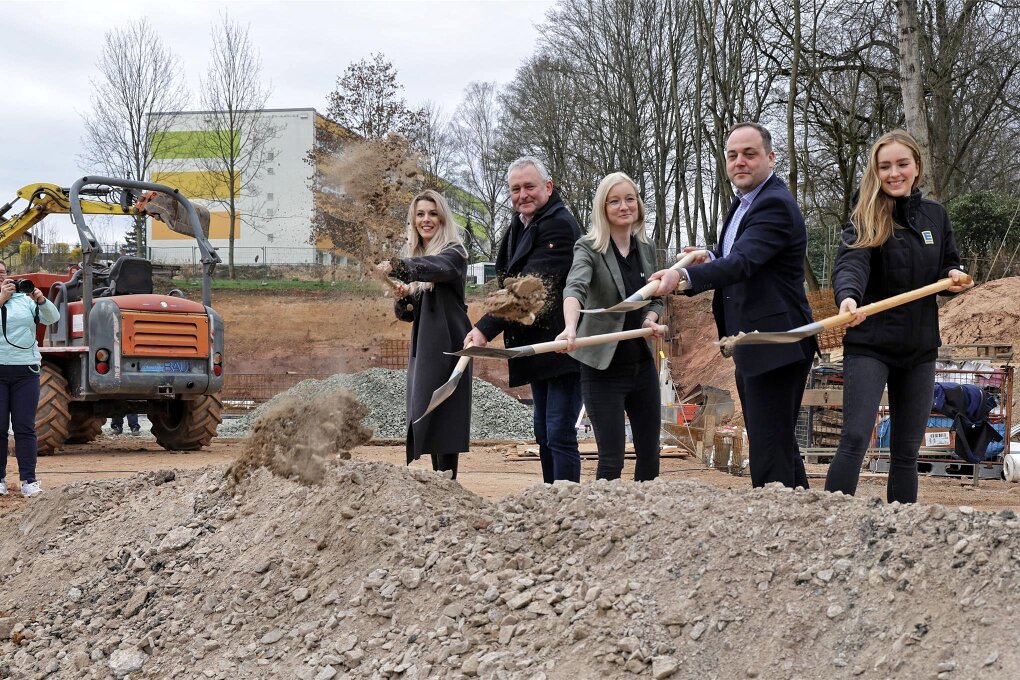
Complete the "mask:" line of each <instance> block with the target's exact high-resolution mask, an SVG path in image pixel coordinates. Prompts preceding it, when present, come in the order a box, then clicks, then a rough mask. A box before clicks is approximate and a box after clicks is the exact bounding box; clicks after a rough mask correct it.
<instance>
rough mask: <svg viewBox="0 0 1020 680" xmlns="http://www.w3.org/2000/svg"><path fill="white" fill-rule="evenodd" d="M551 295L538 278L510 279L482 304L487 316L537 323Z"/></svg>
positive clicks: (525, 323)
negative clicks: (536, 320) (536, 319)
mask: <svg viewBox="0 0 1020 680" xmlns="http://www.w3.org/2000/svg"><path fill="white" fill-rule="evenodd" d="M548 295H549V293H548V291H547V290H546V287H545V283H544V282H543V281H542V279H540V278H538V277H537V276H524V277H521V278H515V277H510V278H508V279H505V280H504V281H503V287H502V288H500V289H499V290H496V291H494V292H492V293H490V294H489V295H488V296H487V297H486V298H485V299H484V300H483V301H482V303H481V305H480V306H481V309H482V311H483V312H484V313H486V314H492V315H493V316H498V317H501V318H504V319H509V320H510V321H516V322H517V323H520V324H524V325H525V326H528V325H531V324H533V323H535V317H537V316H538V314H539V313H540V312H541V311H542V308H543V307H545V303H546V299H547V297H548Z"/></svg>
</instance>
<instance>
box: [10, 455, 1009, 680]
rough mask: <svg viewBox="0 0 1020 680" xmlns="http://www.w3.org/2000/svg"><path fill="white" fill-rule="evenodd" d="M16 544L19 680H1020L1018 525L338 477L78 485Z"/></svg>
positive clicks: (996, 519)
mask: <svg viewBox="0 0 1020 680" xmlns="http://www.w3.org/2000/svg"><path fill="white" fill-rule="evenodd" d="M114 528H115V529H114ZM0 532H2V533H3V535H4V536H7V537H9V540H5V541H4V542H3V543H2V545H0V583H2V584H3V588H2V589H0V611H2V614H0V638H2V641H0V676H2V677H7V676H13V677H19V678H20V677H40V676H42V675H45V674H47V673H50V674H58V675H60V676H61V677H101V678H105V677H117V678H123V677H127V676H128V675H130V677H133V678H172V677H196V676H204V677H209V678H261V677H266V676H268V675H276V676H279V677H297V678H308V679H313V678H320V679H326V678H333V677H354V678H369V677H372V678H375V677H408V678H425V677H461V676H479V677H520V678H569V679H570V680H574V679H575V678H594V677H629V676H631V675H634V676H639V677H654V678H669V677H675V678H679V677H727V678H731V677H748V678H754V677H767V678H803V677H830V676H835V677H851V676H855V677H862V678H880V677H881V678H885V677H901V678H914V677H933V676H938V677H945V678H950V677H953V678H955V677H961V678H964V677H977V676H979V675H980V676H983V677H1000V678H1007V677H1017V675H1018V674H1020V650H1018V648H1017V646H1016V645H1015V644H1013V642H1012V639H1011V638H1010V637H1009V636H1008V635H1007V636H1003V635H1001V634H999V633H1000V632H1001V631H1004V630H1005V631H1008V630H1010V629H1012V627H1014V626H1015V625H1016V624H1018V623H1020V613H1018V609H1017V607H1016V605H1015V604H1014V603H1013V600H1012V596H1011V595H1010V594H1011V593H1014V592H1016V591H1017V588H1018V587H1020V569H1018V566H1020V552H1018V550H1017V548H1016V546H1017V545H1018V544H1020V543H1018V541H1020V521H1018V520H1017V519H1016V517H1015V516H1014V514H1013V513H1012V511H1003V512H1002V513H999V514H996V515H993V514H989V513H981V512H975V511H973V510H972V509H970V508H966V507H960V508H943V507H941V506H902V507H901V506H898V505H892V506H887V505H884V504H882V503H880V502H875V503H871V502H867V501H864V500H858V499H852V498H847V497H843V496H841V495H833V494H826V493H824V492H819V491H791V490H787V489H783V488H777V487H769V488H766V489H759V490H754V491H740V492H737V491H725V490H720V489H716V488H710V487H706V486H702V485H699V484H694V483H689V482H665V481H661V480H660V481H655V482H650V483H645V484H635V483H631V482H620V481H614V482H604V481H603V482H596V483H592V484H585V485H577V484H569V483H559V484H556V485H554V486H545V485H539V486H535V487H532V488H530V489H528V490H526V491H524V492H522V493H519V494H517V495H515V496H510V497H508V498H506V499H505V500H503V501H501V502H499V503H496V504H493V503H490V502H487V501H484V500H482V499H481V498H479V497H477V496H475V495H473V494H471V493H469V492H467V491H465V490H464V489H463V488H462V487H461V486H460V485H458V484H457V483H455V482H453V481H451V480H449V479H446V478H445V477H443V476H441V475H437V474H435V473H431V472H426V471H423V470H419V469H406V468H399V467H395V466H390V465H386V464H379V463H351V462H340V461H332V462H330V463H329V464H327V465H326V468H325V476H324V478H323V480H322V483H321V484H319V485H313V486H307V485H304V484H301V483H299V482H297V481H292V480H287V479H281V478H280V477H277V476H274V475H272V474H271V473H270V472H269V471H267V470H266V469H265V468H257V469H255V470H253V471H252V472H251V474H249V475H248V476H247V477H245V478H244V479H242V480H241V482H240V483H239V484H238V485H237V486H236V487H235V488H234V489H233V490H232V491H231V490H230V489H229V488H228V485H227V484H226V480H225V478H224V473H223V469H222V468H206V469H204V470H200V471H192V472H187V473H178V474H175V473H173V472H166V473H150V474H149V475H145V476H142V475H139V476H136V477H134V478H131V479H128V480H117V481H96V482H84V483H78V484H74V485H70V486H67V487H63V488H62V489H58V490H56V491H53V492H48V493H46V494H44V495H43V496H42V497H40V498H39V499H37V500H36V501H35V502H33V503H32V505H31V508H30V511H28V512H24V513H21V514H19V515H18V516H12V517H8V518H6V519H4V520H3V521H0Z"/></svg>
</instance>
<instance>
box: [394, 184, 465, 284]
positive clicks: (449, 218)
mask: <svg viewBox="0 0 1020 680" xmlns="http://www.w3.org/2000/svg"><path fill="white" fill-rule="evenodd" d="M421 201H428V202H430V203H433V204H435V206H436V212H437V213H439V221H440V223H441V224H440V228H439V229H438V230H437V231H436V235H435V236H433V237H432V239H431V240H430V241H429V242H428V243H427V244H426V243H425V241H424V240H423V239H422V237H421V234H419V233H418V230H417V229H415V227H414V213H415V211H416V210H417V209H418V203H419V202H421ZM447 248H457V249H458V250H460V252H461V253H463V255H464V257H467V249H466V248H465V247H464V243H463V242H462V241H461V240H460V231H459V230H458V228H457V223H456V222H454V221H453V211H452V210H450V204H449V203H447V202H446V198H445V197H444V196H443V195H442V194H441V193H439V192H438V191H434V190H432V189H426V190H425V191H423V192H421V193H420V194H418V195H417V196H415V197H414V199H412V201H411V205H410V206H409V207H408V209H407V253H408V255H409V256H410V257H422V256H424V255H438V254H439V253H441V252H443V251H444V250H446V249H447ZM423 290H432V284H431V283H426V282H424V281H414V282H412V283H411V292H412V293H418V292H419V291H423Z"/></svg>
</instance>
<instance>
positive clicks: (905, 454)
mask: <svg viewBox="0 0 1020 680" xmlns="http://www.w3.org/2000/svg"><path fill="white" fill-rule="evenodd" d="M886 385H888V386H889V479H888V482H887V485H886V500H888V501H889V502H890V503H892V502H893V501H899V502H900V503H916V502H917V450H918V449H919V448H920V447H921V439H922V438H923V437H924V428H925V427H926V426H927V425H928V416H929V415H931V401H932V396H931V395H932V392H933V391H934V389H935V362H934V361H926V362H925V363H923V364H918V365H917V366H914V367H912V368H898V367H896V366H890V365H889V364H886V363H885V362H884V361H880V360H878V359H875V358H873V357H867V356H861V355H856V354H851V355H847V356H845V357H843V436H841V437H840V438H839V448H838V449H836V455H835V456H834V457H833V459H832V464H831V465H829V472H828V474H827V475H826V476H825V490H826V491H842V492H843V493H845V494H849V495H851V496H852V495H854V493H855V492H856V491H857V480H858V478H859V477H860V474H861V464H862V463H863V462H864V454H865V453H866V452H867V449H868V444H869V443H870V442H871V433H872V431H873V430H874V428H875V416H876V415H877V413H878V406H879V403H880V402H881V400H882V392H883V391H884V390H885V386H886Z"/></svg>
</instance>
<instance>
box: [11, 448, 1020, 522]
mask: <svg viewBox="0 0 1020 680" xmlns="http://www.w3.org/2000/svg"><path fill="white" fill-rule="evenodd" d="M243 448H244V440H243V439H215V440H214V441H213V443H212V445H211V446H210V447H209V448H207V449H205V450H202V451H195V452H191V453H171V452H167V451H164V450H163V449H161V448H160V447H159V445H158V444H156V442H155V440H152V439H147V438H146V439H143V438H136V437H130V436H127V435H124V436H114V437H102V438H100V439H98V440H96V441H94V442H92V443H91V444H83V445H80V446H68V447H67V448H66V449H64V451H63V452H62V453H60V454H59V455H55V456H45V457H43V458H40V459H39V470H38V471H39V479H40V480H41V481H42V483H43V487H44V488H46V489H48V490H49V489H53V488H54V487H57V486H61V485H64V484H70V483H72V482H78V481H84V480H90V479H103V478H121V477H130V476H131V475H134V474H136V473H139V472H150V471H156V470H164V469H167V468H172V469H176V470H195V469H199V468H202V467H205V466H207V465H229V464H230V463H232V462H233V461H234V460H235V459H236V458H237V457H238V456H239V455H241V452H242V451H243ZM518 448H519V445H518V444H515V443H491V442H486V443H478V444H475V445H474V446H473V447H472V450H471V453H470V454H468V455H465V456H462V457H461V463H460V468H459V471H458V481H459V482H460V484H461V485H462V486H463V487H464V488H465V489H467V490H468V491H471V492H473V493H476V494H478V495H479V496H482V497H483V498H486V499H488V500H493V501H496V500H501V499H503V498H504V497H506V496H509V495H511V494H514V493H517V492H519V491H522V490H524V489H526V488H528V487H529V486H532V485H534V484H538V483H540V482H541V481H542V470H541V467H540V465H539V463H538V461H537V459H536V460H535V461H510V460H507V457H508V456H513V455H515V454H516V452H517V451H518ZM352 453H353V459H354V460H356V461H378V462H385V463H391V464H393V465H403V463H404V446H403V444H395V443H393V442H387V443H381V444H377V443H371V444H368V445H364V446H359V447H358V448H356V449H355V450H354V451H353V452H352ZM13 464H14V461H13V460H12V461H11V462H10V465H11V466H13ZM414 466H415V467H419V468H422V469H427V468H428V463H427V461H426V460H422V461H419V462H417V463H415V464H414ZM807 467H808V474H809V476H810V479H809V481H810V482H811V485H812V487H814V488H821V487H822V485H823V483H824V477H825V470H826V468H827V467H828V466H827V465H808V466H807ZM12 473H13V467H12V469H11V471H10V472H9V473H8V474H9V475H10V476H12V477H13V474H12ZM632 475H633V461H627V464H626V466H625V468H624V475H623V476H624V479H627V478H633V477H632ZM661 476H662V478H663V479H668V480H686V481H697V482H701V483H704V484H708V485H710V486H713V487H717V488H720V489H733V490H739V489H746V488H750V486H751V482H750V479H749V478H747V477H739V476H734V475H731V474H728V473H726V472H722V471H719V470H715V469H708V468H706V467H705V465H704V464H703V463H702V462H701V461H700V460H698V459H697V458H695V457H693V456H691V457H688V458H664V459H663V460H662V470H661ZM581 478H582V481H591V480H594V479H595V461H594V460H592V459H585V460H584V461H582V463H581ZM885 481H886V477H885V475H881V474H874V475H872V474H868V473H864V474H863V475H862V478H861V482H860V486H859V488H858V493H857V495H858V496H859V497H862V498H870V497H875V498H882V499H884V498H885ZM919 502H921V503H925V504H928V503H938V504H941V505H948V506H954V505H967V506H971V507H973V508H975V509H980V510H989V511H994V510H1001V509H1003V508H1011V509H1013V510H1015V511H1017V512H1018V514H1020V484H1010V483H1008V482H1005V481H1002V480H981V482H980V484H979V485H978V486H977V487H975V486H974V485H973V483H972V481H971V479H970V478H949V477H922V478H921V483H920V491H919ZM27 503H28V501H26V500H25V499H23V498H21V497H20V496H19V495H18V494H17V493H12V494H10V495H8V496H4V497H0V515H3V514H6V513H8V512H10V511H12V510H16V509H19V508H22V507H25V506H26V505H27Z"/></svg>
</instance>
